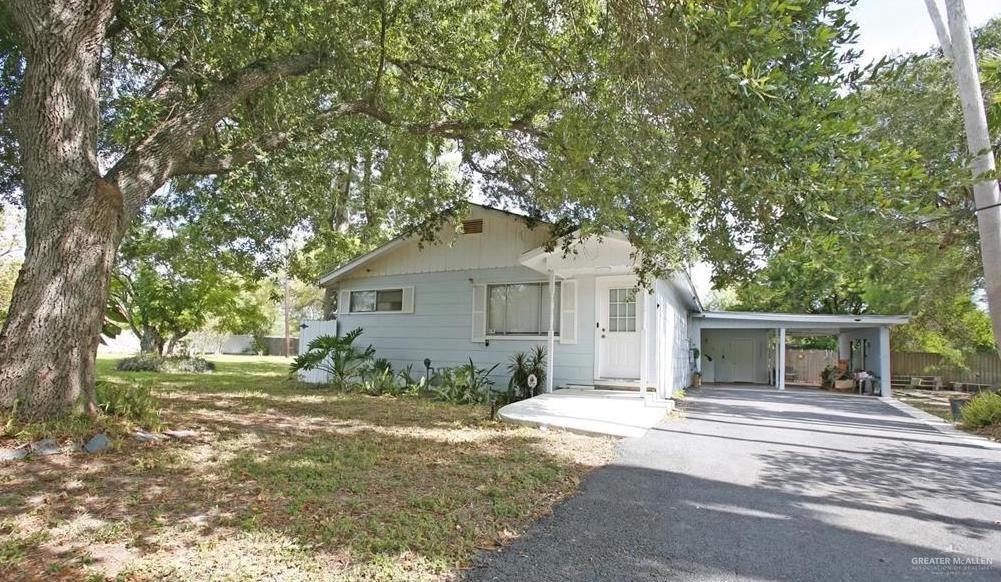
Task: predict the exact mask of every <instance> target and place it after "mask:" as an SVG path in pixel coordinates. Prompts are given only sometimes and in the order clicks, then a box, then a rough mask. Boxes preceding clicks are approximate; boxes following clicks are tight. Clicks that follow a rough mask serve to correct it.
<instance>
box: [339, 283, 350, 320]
mask: <svg viewBox="0 0 1001 582" xmlns="http://www.w3.org/2000/svg"><path fill="white" fill-rule="evenodd" d="M350 312H351V292H350V291H345V290H344V289H341V292H340V294H339V295H338V296H337V315H345V314H347V313H350Z"/></svg>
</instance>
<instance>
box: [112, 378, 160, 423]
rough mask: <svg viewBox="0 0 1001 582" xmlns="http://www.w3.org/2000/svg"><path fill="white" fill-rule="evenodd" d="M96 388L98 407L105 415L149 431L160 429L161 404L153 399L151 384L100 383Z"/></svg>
mask: <svg viewBox="0 0 1001 582" xmlns="http://www.w3.org/2000/svg"><path fill="white" fill-rule="evenodd" d="M119 369H121V368H119ZM96 388H97V406H98V407H99V408H100V409H101V410H103V411H104V413H105V414H110V415H112V416H117V417H120V418H124V419H126V420H129V421H132V422H135V423H136V424H138V425H140V426H142V427H143V428H145V429H148V430H155V429H157V428H159V426H160V424H161V421H160V403H159V402H158V401H157V400H156V398H154V397H153V395H152V393H151V391H150V386H149V384H145V383H130V384H118V383H114V382H105V381H99V382H97V385H96Z"/></svg>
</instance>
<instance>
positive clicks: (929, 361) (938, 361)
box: [890, 352, 1001, 385]
mask: <svg viewBox="0 0 1001 582" xmlns="http://www.w3.org/2000/svg"><path fill="white" fill-rule="evenodd" d="M890 374H891V375H893V376H940V377H941V378H942V382H943V383H944V384H946V383H949V382H963V383H969V384H994V385H997V384H1001V358H999V357H998V356H997V354H972V355H970V356H967V357H966V362H965V366H957V365H955V364H951V363H949V362H947V361H946V360H945V358H943V357H942V356H940V355H939V354H930V353H926V352H893V353H892V354H891V355H890Z"/></svg>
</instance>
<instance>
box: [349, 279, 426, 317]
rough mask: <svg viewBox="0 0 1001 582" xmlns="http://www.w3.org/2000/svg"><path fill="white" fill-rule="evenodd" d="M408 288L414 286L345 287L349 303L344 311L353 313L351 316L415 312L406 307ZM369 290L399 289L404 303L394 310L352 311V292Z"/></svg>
mask: <svg viewBox="0 0 1001 582" xmlns="http://www.w3.org/2000/svg"><path fill="white" fill-rule="evenodd" d="M407 288H410V289H411V290H412V289H413V286H410V285H390V286H388V287H365V288H364V289H343V290H342V291H343V292H344V293H346V294H347V297H348V303H347V305H346V307H347V310H346V311H345V312H344V315H351V316H355V315H394V314H400V313H413V312H414V311H413V309H411V310H410V311H407V309H406V307H407V305H406V303H407V302H406V294H407V291H406V290H407ZM368 291H399V292H401V293H402V294H403V297H404V299H403V302H402V305H401V306H400V309H397V310H393V311H388V310H383V311H351V294H352V293H365V292H368ZM411 293H413V291H411ZM338 310H340V307H338Z"/></svg>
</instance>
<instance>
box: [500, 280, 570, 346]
mask: <svg viewBox="0 0 1001 582" xmlns="http://www.w3.org/2000/svg"><path fill="white" fill-rule="evenodd" d="M555 299H556V302H555V307H556V318H555V321H554V324H553V328H554V330H555V333H556V335H559V333H560V332H559V329H560V284H559V283H557V284H556V298H555ZM548 334H549V284H548V283H513V284H508V285H488V286H487V335H501V336H503V335H548Z"/></svg>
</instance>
